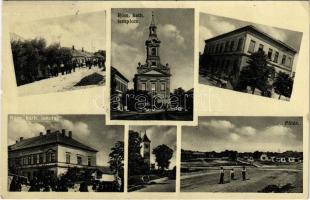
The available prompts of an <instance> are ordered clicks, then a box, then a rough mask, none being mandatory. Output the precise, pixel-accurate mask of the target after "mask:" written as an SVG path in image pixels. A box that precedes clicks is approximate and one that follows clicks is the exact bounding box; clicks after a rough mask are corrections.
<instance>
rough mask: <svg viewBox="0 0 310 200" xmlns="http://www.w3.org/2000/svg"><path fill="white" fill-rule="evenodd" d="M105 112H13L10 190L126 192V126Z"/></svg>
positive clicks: (9, 118)
mask: <svg viewBox="0 0 310 200" xmlns="http://www.w3.org/2000/svg"><path fill="white" fill-rule="evenodd" d="M104 121H105V116H104V115H9V117H8V191H10V192H123V191H124V127H123V126H110V125H109V126H107V125H105V124H104Z"/></svg>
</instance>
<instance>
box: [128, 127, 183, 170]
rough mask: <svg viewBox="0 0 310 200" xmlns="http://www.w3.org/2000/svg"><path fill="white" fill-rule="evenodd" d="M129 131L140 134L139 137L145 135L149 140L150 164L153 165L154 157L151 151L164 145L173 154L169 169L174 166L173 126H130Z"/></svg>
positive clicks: (174, 137) (174, 139)
mask: <svg viewBox="0 0 310 200" xmlns="http://www.w3.org/2000/svg"><path fill="white" fill-rule="evenodd" d="M129 129H130V130H133V131H137V132H139V133H141V137H143V136H144V133H145V131H146V135H147V136H148V138H149V139H150V140H151V163H155V165H156V162H155V155H154V154H152V150H153V149H154V148H156V147H157V146H158V145H161V144H165V145H167V146H168V147H170V148H171V149H172V150H173V151H174V153H173V155H172V158H171V160H170V165H169V169H172V168H173V167H174V166H176V140H177V138H176V130H177V128H176V127H175V126H130V127H129ZM156 166H157V165H156Z"/></svg>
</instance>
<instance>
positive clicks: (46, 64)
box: [10, 10, 106, 96]
mask: <svg viewBox="0 0 310 200" xmlns="http://www.w3.org/2000/svg"><path fill="white" fill-rule="evenodd" d="M37 17H38V19H37V20H33V21H30V22H19V21H16V22H14V23H12V24H10V42H11V49H12V57H13V64H14V71H15V78H16V84H17V89H18V93H19V95H21V96H25V95H33V94H44V93H52V92H64V91H69V90H77V89H83V88H90V87H94V86H103V85H104V84H105V60H106V28H105V19H106V13H105V11H104V10H103V11H99V12H92V13H85V14H79V11H78V10H77V11H76V13H73V14H72V15H68V16H61V17H55V18H48V19H40V16H37Z"/></svg>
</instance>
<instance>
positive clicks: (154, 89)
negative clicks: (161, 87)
mask: <svg viewBox="0 0 310 200" xmlns="http://www.w3.org/2000/svg"><path fill="white" fill-rule="evenodd" d="M151 90H152V91H156V83H152V85H151Z"/></svg>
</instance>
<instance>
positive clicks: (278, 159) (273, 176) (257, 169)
mask: <svg viewBox="0 0 310 200" xmlns="http://www.w3.org/2000/svg"><path fill="white" fill-rule="evenodd" d="M181 148H182V150H181V192H221V193H225V192H242V193H248V192H251V193H302V192H303V160H304V157H303V154H304V153H303V118H302V117H269V116H268V117H253V116H247V117H217V116H216V117H213V116H212V117H199V123H198V127H191V126H184V127H183V128H182V145H181Z"/></svg>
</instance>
